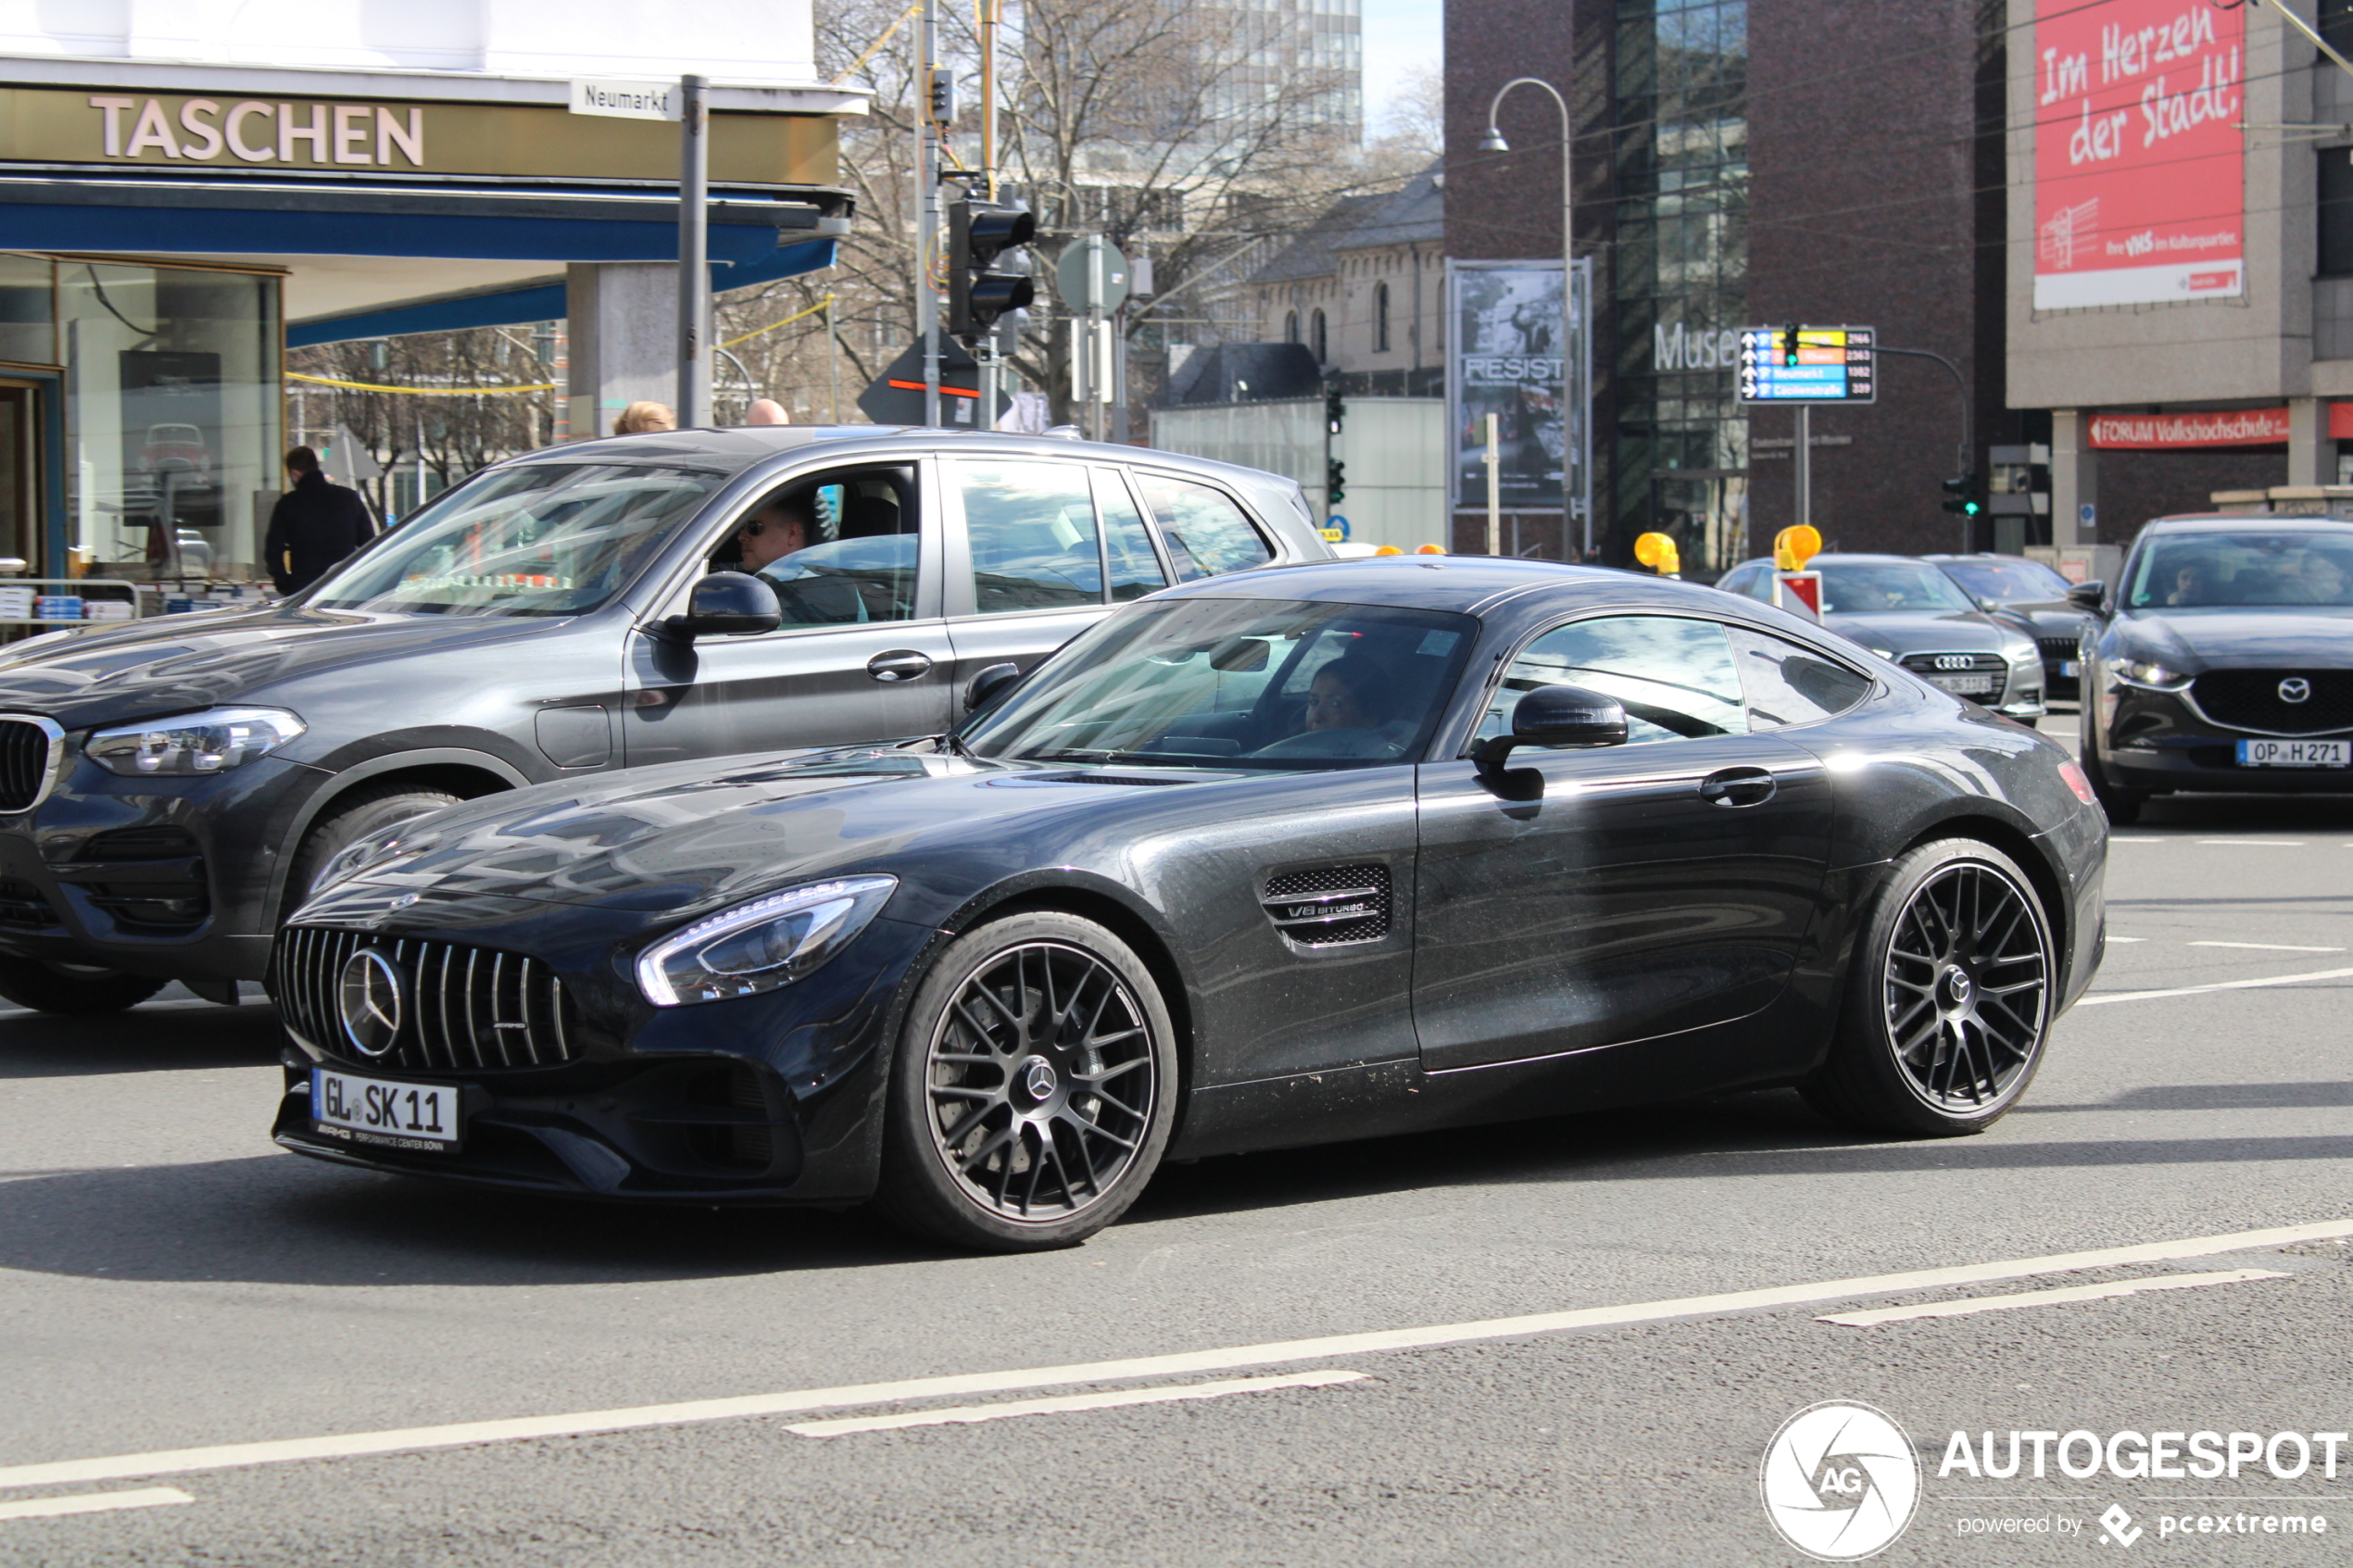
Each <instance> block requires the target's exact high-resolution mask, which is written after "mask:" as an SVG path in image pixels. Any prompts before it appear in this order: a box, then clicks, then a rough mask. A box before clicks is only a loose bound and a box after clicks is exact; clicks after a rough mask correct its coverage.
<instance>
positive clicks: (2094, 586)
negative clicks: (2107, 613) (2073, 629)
mask: <svg viewBox="0 0 2353 1568" xmlns="http://www.w3.org/2000/svg"><path fill="white" fill-rule="evenodd" d="M2067 602H2068V603H2069V604H2071V605H2073V606H2074V607H2075V608H2078V609H2098V608H2100V607H2101V606H2102V605H2104V604H2106V603H2107V602H2108V584H2107V583H2103V582H2101V581H2100V580H2099V579H2098V578H2096V577H2095V578H2094V579H2093V580H2092V581H2091V582H2089V583H2076V584H2075V586H2073V587H2071V588H2070V589H2069V590H2068V591H2067Z"/></svg>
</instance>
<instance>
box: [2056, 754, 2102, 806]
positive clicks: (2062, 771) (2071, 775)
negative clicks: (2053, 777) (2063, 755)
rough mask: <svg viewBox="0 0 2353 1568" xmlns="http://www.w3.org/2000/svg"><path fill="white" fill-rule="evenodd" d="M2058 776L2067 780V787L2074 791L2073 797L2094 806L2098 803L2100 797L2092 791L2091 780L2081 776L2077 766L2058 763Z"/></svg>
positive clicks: (2081, 772) (2081, 771) (2081, 773)
mask: <svg viewBox="0 0 2353 1568" xmlns="http://www.w3.org/2000/svg"><path fill="white" fill-rule="evenodd" d="M2059 777H2060V778H2063V779H2065V780H2066V781H2067V787H2068V788H2070V789H2071V790H2073V791H2074V792H2075V798H2076V799H2078V800H2081V801H2082V803H2083V804H2084V805H2086V806H2096V805H2098V804H2099V803H2100V797H2098V796H2096V795H2094V794H2093V793H2092V781H2091V780H2090V779H2087V778H2085V777H2084V776H2083V770H2082V769H2081V768H2079V767H2077V766H2076V765H2075V764H2074V763H2072V762H2062V763H2060V764H2059Z"/></svg>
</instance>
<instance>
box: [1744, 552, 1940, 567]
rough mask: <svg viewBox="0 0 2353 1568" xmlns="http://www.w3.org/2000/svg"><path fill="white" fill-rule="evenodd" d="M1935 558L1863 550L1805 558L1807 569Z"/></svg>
mask: <svg viewBox="0 0 2353 1568" xmlns="http://www.w3.org/2000/svg"><path fill="white" fill-rule="evenodd" d="M1934 559H1936V557H1934V556H1894V555H1875V554H1872V553H1870V552H1869V551H1863V550H1825V551H1823V552H1822V553H1821V554H1820V555H1818V556H1812V557H1809V558H1807V559H1806V566H1807V567H1809V568H1811V567H1813V566H1815V565H1817V564H1818V563H1820V562H1822V561H1829V562H1831V564H1833V565H1837V566H1847V565H1859V566H1881V565H1891V566H1918V565H1919V564H1920V562H1922V561H1923V560H1934ZM1739 564H1740V565H1742V566H1770V565H1772V564H1773V558H1772V557H1770V556H1751V557H1750V558H1748V559H1746V560H1744V561H1742V562H1740V563H1739Z"/></svg>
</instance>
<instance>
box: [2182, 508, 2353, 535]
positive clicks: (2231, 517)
mask: <svg viewBox="0 0 2353 1568" xmlns="http://www.w3.org/2000/svg"><path fill="white" fill-rule="evenodd" d="M2296 528H2321V529H2330V530H2334V531H2336V532H2339V533H2353V521H2347V520H2346V519H2344V518H2338V517H2282V516H2279V515H2277V514H2276V513H2270V512H2264V513H2250V512H2215V513H2211V514H2208V513H2185V514H2183V515H2182V516H2179V517H2153V518H2151V519H2149V520H2148V521H2146V522H2145V523H2143V524H2142V525H2141V532H2142V533H2279V532H2280V531H2281V530H2283V529H2296Z"/></svg>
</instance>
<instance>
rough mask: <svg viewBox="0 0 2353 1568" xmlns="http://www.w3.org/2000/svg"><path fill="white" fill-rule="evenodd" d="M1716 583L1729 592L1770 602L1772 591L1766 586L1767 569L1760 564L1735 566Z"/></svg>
mask: <svg viewBox="0 0 2353 1568" xmlns="http://www.w3.org/2000/svg"><path fill="white" fill-rule="evenodd" d="M1716 585H1717V586H1718V588H1721V589H1723V590H1724V592H1726V593H1728V594H1743V595H1746V596H1748V597H1750V598H1752V599H1763V600H1764V601H1765V602H1766V603H1768V604H1770V603H1771V602H1772V599H1773V596H1772V593H1771V592H1770V590H1769V589H1768V588H1767V586H1766V577H1765V569H1764V568H1763V567H1758V566H1740V567H1734V568H1733V569H1732V570H1731V571H1729V572H1727V573H1725V575H1724V576H1722V577H1721V578H1719V579H1718V580H1717V583H1716Z"/></svg>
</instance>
